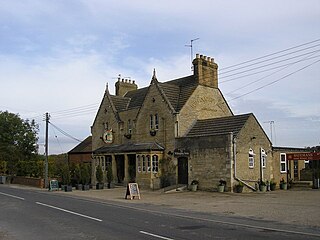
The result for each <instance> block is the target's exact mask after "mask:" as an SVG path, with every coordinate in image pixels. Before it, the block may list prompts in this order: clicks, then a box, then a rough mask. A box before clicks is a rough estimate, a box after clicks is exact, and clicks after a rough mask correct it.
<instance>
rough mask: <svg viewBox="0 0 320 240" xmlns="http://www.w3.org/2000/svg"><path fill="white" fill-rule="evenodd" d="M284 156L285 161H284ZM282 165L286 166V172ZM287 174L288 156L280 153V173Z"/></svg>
mask: <svg viewBox="0 0 320 240" xmlns="http://www.w3.org/2000/svg"><path fill="white" fill-rule="evenodd" d="M282 156H284V160H283V159H282ZM282 165H284V170H282ZM286 172H287V155H286V154H285V153H280V173H286Z"/></svg>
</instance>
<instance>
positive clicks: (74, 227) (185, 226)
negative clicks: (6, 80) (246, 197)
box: [0, 185, 320, 240]
mask: <svg viewBox="0 0 320 240" xmlns="http://www.w3.org/2000/svg"><path fill="white" fill-rule="evenodd" d="M0 239H1V240H2V239H3V240H8V239H10V240H13V239H26V240H28V239H32V240H37V239H41V240H42V239H130V240H132V239H155V240H157V239H167V240H169V239H192V240H195V239H246V240H247V239H291V240H294V239H320V230H319V229H315V228H310V229H307V228H305V227H304V228H302V227H301V228H300V227H299V226H292V225H279V224H278V223H273V222H266V221H257V220H254V221H253V220H250V219H243V218H232V217H225V216H219V215H213V214H204V213H197V212H189V211H181V210H173V209H169V208H166V207H163V206H162V207H161V206H152V205H146V206H144V207H143V208H137V207H135V206H133V205H130V203H129V202H128V204H115V203H112V202H111V203H108V202H98V201H91V200H86V199H80V198H73V197H68V196H62V195H57V194H54V193H52V192H45V191H39V190H30V189H17V188H10V187H9V186H6V185H0Z"/></svg>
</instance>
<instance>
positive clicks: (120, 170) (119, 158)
mask: <svg viewBox="0 0 320 240" xmlns="http://www.w3.org/2000/svg"><path fill="white" fill-rule="evenodd" d="M115 157H116V163H117V181H118V183H123V180H124V155H116V156H115Z"/></svg>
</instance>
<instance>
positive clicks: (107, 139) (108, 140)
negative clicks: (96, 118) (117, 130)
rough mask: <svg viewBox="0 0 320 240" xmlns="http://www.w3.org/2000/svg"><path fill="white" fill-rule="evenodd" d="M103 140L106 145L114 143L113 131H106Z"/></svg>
mask: <svg viewBox="0 0 320 240" xmlns="http://www.w3.org/2000/svg"><path fill="white" fill-rule="evenodd" d="M102 138H103V141H104V142H105V143H108V144H110V143H112V142H113V134H112V129H109V130H106V131H105V132H104V134H103V137H102Z"/></svg>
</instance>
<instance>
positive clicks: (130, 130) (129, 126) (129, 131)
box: [128, 119, 132, 134]
mask: <svg viewBox="0 0 320 240" xmlns="http://www.w3.org/2000/svg"><path fill="white" fill-rule="evenodd" d="M128 133H129V134H131V133H132V123H131V119H129V120H128Z"/></svg>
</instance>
